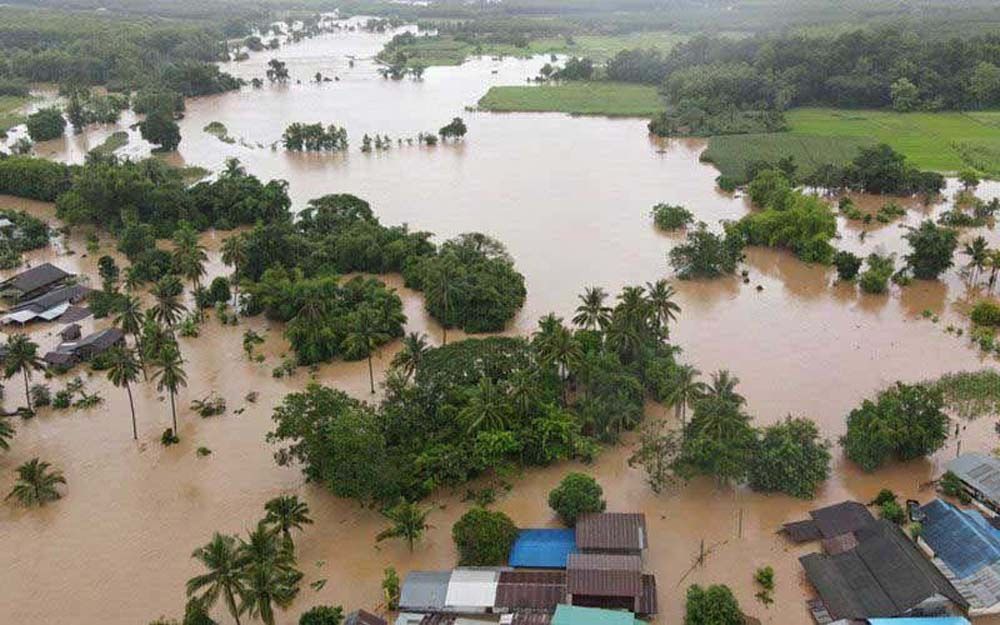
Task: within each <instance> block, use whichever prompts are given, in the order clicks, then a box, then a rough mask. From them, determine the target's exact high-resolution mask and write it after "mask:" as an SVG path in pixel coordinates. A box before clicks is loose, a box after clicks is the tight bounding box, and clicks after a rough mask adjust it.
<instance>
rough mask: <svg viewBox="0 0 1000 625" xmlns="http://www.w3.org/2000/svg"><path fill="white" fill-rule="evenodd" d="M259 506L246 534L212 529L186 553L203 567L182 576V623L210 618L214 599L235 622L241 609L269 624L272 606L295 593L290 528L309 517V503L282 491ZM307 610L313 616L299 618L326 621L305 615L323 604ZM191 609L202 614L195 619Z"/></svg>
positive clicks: (197, 624) (196, 624)
mask: <svg viewBox="0 0 1000 625" xmlns="http://www.w3.org/2000/svg"><path fill="white" fill-rule="evenodd" d="M264 510H265V516H264V518H262V519H261V520H260V521H259V522H258V523H257V525H256V527H255V528H254V529H252V530H249V531H248V532H247V536H246V538H243V537H240V536H233V535H228V534H220V533H218V532H216V533H215V534H214V535H213V536H212V540H210V541H209V542H208V543H207V544H205V545H204V546H202V547H199V548H197V549H195V550H194V553H192V554H191V557H192V558H194V559H195V560H197V561H198V563H199V564H200V565H201V566H202V567H203V568H204V572H203V573H200V574H199V575H196V576H194V577H192V578H191V579H189V580H188V582H187V596H188V605H187V609H186V610H185V618H184V624H185V625H189V624H190V625H204V624H206V623H213V622H214V621H212V620H211V619H210V618H209V617H208V613H209V611H210V610H211V609H212V608H213V607H214V606H215V605H216V604H217V603H219V601H220V599H221V601H222V603H223V605H224V606H225V608H226V611H228V612H229V614H230V615H232V617H233V619H234V620H235V621H236V622H237V623H239V622H240V616H243V615H246V616H249V617H250V618H255V619H260V620H261V622H263V623H264V624H265V625H274V623H275V612H274V609H275V607H277V608H281V609H285V608H287V607H288V606H289V605H290V604H291V603H292V601H293V600H294V599H295V597H296V596H297V595H298V593H299V583H300V582H301V581H302V578H303V574H302V572H301V571H300V570H299V569H298V568H297V566H298V565H297V562H296V558H295V543H294V541H293V540H292V530H299V531H302V530H303V529H304V527H303V526H305V525H309V524H311V523H312V522H313V521H312V519H311V518H310V516H309V506H308V505H306V504H305V503H303V502H302V501H299V498H298V497H297V496H295V495H284V496H281V497H275V498H274V499H271V500H270V501H268V502H267V503H266V504H264ZM329 609H332V610H339V609H338V608H329ZM310 612H312V613H313V616H311V617H310V618H309V619H307V618H305V614H304V615H303V620H302V621H300V622H305V623H330V621H323V620H310V619H315V617H316V616H317V615H318V614H320V613H322V612H323V610H319V609H318V608H314V609H313V610H310V611H309V612H307V613H306V614H309V613H310ZM193 615H198V617H199V618H201V619H202V620H199V621H195V620H194V617H193ZM338 616H339V614H338ZM338 622H339V619H338V620H336V621H333V623H334V625H335V624H336V623H338Z"/></svg>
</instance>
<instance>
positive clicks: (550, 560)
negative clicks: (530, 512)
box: [509, 529, 576, 569]
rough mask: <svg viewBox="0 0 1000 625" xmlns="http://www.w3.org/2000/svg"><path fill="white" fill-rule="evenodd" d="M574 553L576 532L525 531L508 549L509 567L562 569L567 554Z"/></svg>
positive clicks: (519, 533) (569, 530) (564, 566)
mask: <svg viewBox="0 0 1000 625" xmlns="http://www.w3.org/2000/svg"><path fill="white" fill-rule="evenodd" d="M575 551H576V532H574V530H571V529H526V530H521V531H520V532H518V534H517V539H516V540H515V541H514V545H513V546H512V547H511V549H510V560H509V564H510V566H514V567H522V568H532V569H564V568H566V559H567V558H568V557H569V554H571V553H574V552H575Z"/></svg>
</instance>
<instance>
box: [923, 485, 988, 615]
mask: <svg viewBox="0 0 1000 625" xmlns="http://www.w3.org/2000/svg"><path fill="white" fill-rule="evenodd" d="M921 511H922V512H923V513H924V520H923V522H922V523H921V526H922V528H923V529H922V532H921V535H920V545H921V547H923V548H924V549H925V551H926V552H927V553H928V555H930V556H931V561H932V562H933V563H934V565H935V566H936V567H937V568H938V570H940V571H941V573H942V574H943V575H944V576H945V577H946V578H948V580H949V581H950V582H951V584H952V585H953V586H954V587H955V588H956V589H957V590H958V592H960V593H961V594H962V596H963V597H964V598H965V599H966V601H968V602H969V614H970V615H971V616H981V615H985V614H997V613H1000V529H997V527H996V526H995V525H994V523H995V522H996V519H991V518H987V517H985V516H983V515H982V514H981V513H980V512H979V511H978V510H962V509H960V508H956V507H955V506H953V505H951V504H949V503H946V502H944V501H941V500H939V499H935V500H934V501H931V502H930V503H927V504H925V505H924V506H922V507H921Z"/></svg>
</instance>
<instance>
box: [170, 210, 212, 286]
mask: <svg viewBox="0 0 1000 625" xmlns="http://www.w3.org/2000/svg"><path fill="white" fill-rule="evenodd" d="M173 243H174V254H173V256H174V267H175V268H176V269H177V271H178V272H179V273H180V274H181V275H182V276H184V277H185V278H186V279H188V280H190V281H191V283H192V284H193V285H194V288H195V289H197V288H198V287H199V286H201V279H202V278H203V277H204V276H205V263H206V262H208V254H206V253H205V246H204V245H202V244H201V242H200V241H198V232H197V231H196V230H195V229H194V228H192V227H191V226H190V225H188V224H186V223H185V224H183V225H182V226H181V227H180V228H178V229H177V231H176V232H175V233H174V237H173Z"/></svg>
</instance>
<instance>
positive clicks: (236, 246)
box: [222, 234, 248, 302]
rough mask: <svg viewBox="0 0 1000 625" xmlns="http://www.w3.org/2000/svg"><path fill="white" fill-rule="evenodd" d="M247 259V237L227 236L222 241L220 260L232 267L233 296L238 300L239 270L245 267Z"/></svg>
mask: <svg viewBox="0 0 1000 625" xmlns="http://www.w3.org/2000/svg"><path fill="white" fill-rule="evenodd" d="M247 259H248V253H247V239H246V236H244V235H242V234H237V235H234V236H231V237H227V238H226V239H225V240H224V241H223V242H222V262H223V263H225V264H226V265H227V266H229V267H232V268H233V275H232V278H231V280H232V284H233V298H234V299H235V300H236V301H237V302H239V301H240V271H241V270H242V269H243V268H244V267H246V264H247Z"/></svg>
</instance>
